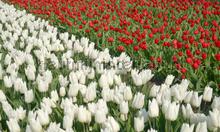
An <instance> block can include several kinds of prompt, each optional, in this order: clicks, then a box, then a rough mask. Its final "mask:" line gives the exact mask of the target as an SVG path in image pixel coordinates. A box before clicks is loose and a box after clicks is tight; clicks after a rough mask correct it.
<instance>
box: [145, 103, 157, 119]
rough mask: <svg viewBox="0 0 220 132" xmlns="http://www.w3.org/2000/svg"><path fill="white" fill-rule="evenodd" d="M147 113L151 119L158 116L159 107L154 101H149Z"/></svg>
mask: <svg viewBox="0 0 220 132" xmlns="http://www.w3.org/2000/svg"><path fill="white" fill-rule="evenodd" d="M148 113H149V117H151V118H154V117H158V116H159V106H158V103H157V100H156V99H153V100H152V101H150V100H149V103H148Z"/></svg>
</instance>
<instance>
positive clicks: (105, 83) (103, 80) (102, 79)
mask: <svg viewBox="0 0 220 132" xmlns="http://www.w3.org/2000/svg"><path fill="white" fill-rule="evenodd" d="M107 80H108V77H107V76H106V75H105V74H102V75H101V77H100V79H99V86H100V87H101V88H108V87H109V83H108V81H107Z"/></svg>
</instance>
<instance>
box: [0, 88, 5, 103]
mask: <svg viewBox="0 0 220 132" xmlns="http://www.w3.org/2000/svg"><path fill="white" fill-rule="evenodd" d="M4 101H6V96H5V93H4V92H3V91H2V90H1V89H0V102H4Z"/></svg>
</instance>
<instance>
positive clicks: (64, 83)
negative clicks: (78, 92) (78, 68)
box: [59, 75, 69, 87]
mask: <svg viewBox="0 0 220 132" xmlns="http://www.w3.org/2000/svg"><path fill="white" fill-rule="evenodd" d="M59 83H60V85H61V86H62V87H66V86H67V85H68V83H69V81H68V78H67V77H64V76H63V75H59Z"/></svg>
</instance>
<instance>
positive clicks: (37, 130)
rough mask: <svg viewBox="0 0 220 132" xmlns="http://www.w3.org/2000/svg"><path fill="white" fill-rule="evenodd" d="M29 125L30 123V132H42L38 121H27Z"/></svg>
mask: <svg viewBox="0 0 220 132" xmlns="http://www.w3.org/2000/svg"><path fill="white" fill-rule="evenodd" d="M29 123H30V127H31V130H32V131H33V132H42V129H43V128H42V126H41V124H40V121H39V120H38V119H37V120H35V119H33V118H32V119H30V120H29Z"/></svg>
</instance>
